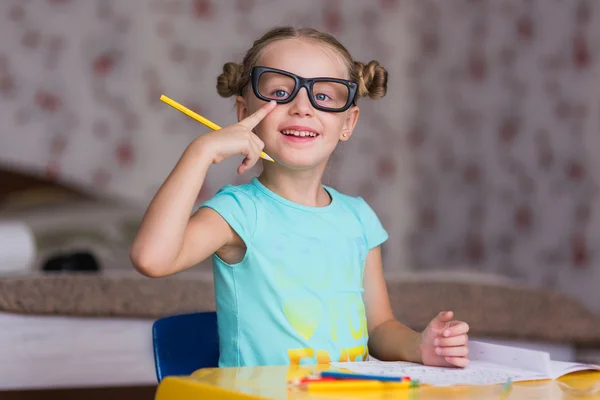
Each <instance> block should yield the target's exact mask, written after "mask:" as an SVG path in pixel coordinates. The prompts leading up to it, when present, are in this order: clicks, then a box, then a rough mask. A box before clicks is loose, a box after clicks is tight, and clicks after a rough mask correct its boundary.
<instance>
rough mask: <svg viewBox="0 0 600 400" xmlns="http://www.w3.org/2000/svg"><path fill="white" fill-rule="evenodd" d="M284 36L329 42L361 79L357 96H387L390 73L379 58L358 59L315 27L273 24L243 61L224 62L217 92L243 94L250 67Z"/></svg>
mask: <svg viewBox="0 0 600 400" xmlns="http://www.w3.org/2000/svg"><path fill="white" fill-rule="evenodd" d="M284 39H308V40H314V41H316V42H318V43H321V44H324V45H326V46H329V47H330V48H331V49H332V50H335V51H337V53H338V54H339V55H341V56H342V59H343V60H344V63H345V64H346V66H347V68H348V73H349V76H350V80H351V81H354V82H356V83H358V93H357V97H366V96H368V97H370V98H372V99H379V98H381V97H383V96H385V94H386V91H387V75H388V74H387V71H386V70H385V68H383V67H382V66H380V65H379V63H378V62H377V61H371V62H369V63H368V64H363V63H361V62H358V61H354V59H353V58H352V56H351V55H350V53H349V52H348V50H346V48H345V47H344V46H343V45H342V44H341V43H340V42H338V40H337V39H336V38H334V37H333V36H331V35H330V34H328V33H324V32H320V31H318V30H316V29H312V28H300V29H296V28H293V27H289V26H286V27H278V28H273V29H271V30H269V31H268V32H267V33H265V34H264V35H263V36H262V37H260V38H259V39H257V40H255V41H254V43H253V45H252V48H251V49H250V50H248V52H247V53H246V55H245V56H244V59H243V61H242V63H241V64H237V63H234V62H228V63H226V64H225V65H223V73H222V74H221V75H219V77H218V78H217V92H219V94H220V95H221V96H223V97H231V96H238V95H241V94H242V89H243V88H244V87H245V86H246V85H248V83H249V80H250V70H251V69H252V67H254V66H255V65H256V62H257V61H258V59H259V57H260V55H261V54H262V52H263V51H264V50H265V48H266V47H267V46H268V45H269V44H271V43H273V42H276V41H278V40H284Z"/></svg>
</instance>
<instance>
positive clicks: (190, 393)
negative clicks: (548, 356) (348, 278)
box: [155, 365, 600, 400]
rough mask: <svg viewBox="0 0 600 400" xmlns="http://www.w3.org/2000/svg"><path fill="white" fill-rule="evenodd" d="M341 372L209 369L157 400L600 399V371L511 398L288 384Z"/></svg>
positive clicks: (168, 387)
mask: <svg viewBox="0 0 600 400" xmlns="http://www.w3.org/2000/svg"><path fill="white" fill-rule="evenodd" d="M324 370H330V371H339V369H338V368H337V367H333V366H329V365H312V366H311V365H306V366H304V365H303V366H289V367H288V366H277V367H242V368H208V369H201V370H198V371H196V372H194V373H193V374H192V375H190V376H182V377H166V378H165V379H163V380H162V382H161V383H160V385H159V386H158V389H157V391H156V397H155V400H188V399H190V400H192V399H193V400H199V399H214V400H220V399H240V400H241V399H244V400H251V399H305V400H306V399H347V400H349V399H407V400H432V399H478V400H485V399H510V400H513V399H540V400H553V399H577V400H585V399H600V372H579V373H575V374H570V375H568V376H565V377H563V378H561V379H560V380H556V381H534V382H518V383H515V384H513V386H512V388H511V390H510V392H509V393H508V394H502V392H501V386H502V385H492V386H482V387H466V386H462V387H450V388H449V387H445V388H442V387H439V388H436V387H431V386H430V387H421V388H415V389H407V390H396V391H393V392H387V393H386V392H379V391H377V392H368V391H360V392H358V391H354V392H327V393H312V392H311V393H308V392H303V391H297V390H296V391H294V390H289V389H288V387H287V381H288V380H290V379H294V378H301V377H304V376H306V375H308V374H310V373H313V372H318V371H324Z"/></svg>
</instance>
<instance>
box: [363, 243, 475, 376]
mask: <svg viewBox="0 0 600 400" xmlns="http://www.w3.org/2000/svg"><path fill="white" fill-rule="evenodd" d="M363 286H364V295H363V300H364V303H365V310H366V314H367V329H368V331H369V353H370V354H372V355H373V357H375V358H377V359H379V360H382V361H411V362H418V363H423V364H425V365H432V366H445V367H448V366H457V367H465V366H467V364H468V363H469V360H468V359H467V354H468V348H467V341H468V338H467V332H468V331H469V326H468V325H467V324H466V323H465V322H461V321H451V319H452V317H453V315H454V314H453V313H452V312H451V311H449V312H441V313H439V314H438V315H437V316H436V317H435V318H434V319H433V320H432V321H431V322H430V323H429V325H428V326H427V327H426V328H425V330H424V331H423V332H422V333H418V332H415V331H414V330H412V329H410V328H409V327H407V326H406V325H404V324H402V323H400V322H398V321H397V320H396V319H395V318H394V314H393V313H392V308H391V306H390V299H389V296H388V291H387V287H386V284H385V280H384V276H383V268H382V261H381V249H380V247H376V248H374V249H372V250H371V251H369V254H368V256H367V261H366V264H365V273H364V276H363Z"/></svg>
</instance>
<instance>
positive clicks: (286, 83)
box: [258, 71, 296, 101]
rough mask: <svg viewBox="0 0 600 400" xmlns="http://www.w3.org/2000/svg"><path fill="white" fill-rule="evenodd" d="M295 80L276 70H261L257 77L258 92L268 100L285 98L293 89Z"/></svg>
mask: <svg viewBox="0 0 600 400" xmlns="http://www.w3.org/2000/svg"><path fill="white" fill-rule="evenodd" d="M294 86H296V81H294V79H293V78H291V77H289V76H287V75H283V74H280V73H277V72H270V71H269V72H263V73H262V74H261V75H260V78H259V79H258V92H259V93H260V94H261V95H262V96H264V97H266V98H268V99H270V100H279V101H280V100H286V99H287V98H289V97H290V96H291V94H292V92H293V91H294Z"/></svg>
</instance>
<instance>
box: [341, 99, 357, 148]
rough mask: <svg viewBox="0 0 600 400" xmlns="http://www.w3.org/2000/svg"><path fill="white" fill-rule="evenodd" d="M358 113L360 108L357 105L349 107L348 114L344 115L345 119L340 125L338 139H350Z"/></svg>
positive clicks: (343, 140)
mask: <svg viewBox="0 0 600 400" xmlns="http://www.w3.org/2000/svg"><path fill="white" fill-rule="evenodd" d="M359 114H360V108H358V106H352V107H350V109H349V110H348V114H347V115H346V119H345V120H344V124H343V125H342V131H341V132H340V141H342V142H345V141H346V140H348V139H350V136H352V132H354V127H356V123H357V122H358V115H359Z"/></svg>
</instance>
